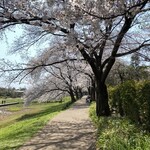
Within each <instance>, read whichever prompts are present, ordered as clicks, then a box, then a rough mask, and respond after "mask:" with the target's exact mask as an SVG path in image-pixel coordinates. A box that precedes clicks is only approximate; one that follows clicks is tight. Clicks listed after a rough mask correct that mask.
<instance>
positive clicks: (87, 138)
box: [19, 98, 96, 150]
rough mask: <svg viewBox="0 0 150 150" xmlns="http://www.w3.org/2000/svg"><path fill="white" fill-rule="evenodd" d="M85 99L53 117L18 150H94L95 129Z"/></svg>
mask: <svg viewBox="0 0 150 150" xmlns="http://www.w3.org/2000/svg"><path fill="white" fill-rule="evenodd" d="M88 111H89V106H88V105H87V104H86V103H85V98H82V100H79V101H77V102H76V103H75V104H73V106H72V107H71V108H69V109H68V110H65V111H63V112H62V113H60V114H58V115H57V116H55V117H54V118H53V119H52V120H51V121H50V122H49V123H48V124H47V125H46V126H45V127H44V128H43V130H41V131H40V132H38V133H37V134H36V135H35V137H33V138H32V139H31V140H30V141H28V142H27V143H25V144H24V145H23V146H22V147H21V148H20V149H19V150H95V149H96V148H95V137H96V136H95V128H94V126H93V125H92V123H91V121H90V118H89V113H88Z"/></svg>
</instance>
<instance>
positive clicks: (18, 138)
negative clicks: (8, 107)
mask: <svg viewBox="0 0 150 150" xmlns="http://www.w3.org/2000/svg"><path fill="white" fill-rule="evenodd" d="M68 103H70V102H69V101H68V100H67V101H65V102H62V103H58V102H57V103H49V104H41V105H38V106H36V107H37V108H39V107H40V111H38V112H36V113H35V112H34V111H33V112H32V113H27V114H23V115H21V116H19V117H18V118H15V121H13V124H9V125H8V126H6V127H2V128H1V129H0V150H16V149H18V147H20V146H21V145H22V144H23V143H24V142H25V141H26V140H28V139H30V138H31V137H32V136H33V135H34V134H35V133H36V132H37V131H38V130H40V129H41V128H42V127H43V126H44V125H45V124H46V123H47V122H48V121H49V120H50V119H52V118H53V117H54V116H55V115H56V114H58V113H59V112H60V111H62V110H63V109H64V108H66V105H68ZM41 107H43V109H42V110H41Z"/></svg>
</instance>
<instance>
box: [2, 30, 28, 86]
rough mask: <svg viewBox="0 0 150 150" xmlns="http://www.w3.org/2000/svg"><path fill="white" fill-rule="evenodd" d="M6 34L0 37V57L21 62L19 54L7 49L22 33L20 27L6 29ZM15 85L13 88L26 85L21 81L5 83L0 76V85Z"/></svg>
mask: <svg viewBox="0 0 150 150" xmlns="http://www.w3.org/2000/svg"><path fill="white" fill-rule="evenodd" d="M5 34H6V36H4V38H3V39H0V59H5V60H9V61H11V62H14V63H15V62H17V63H21V62H22V58H21V56H20V55H19V54H10V53H9V50H10V49H11V45H12V43H13V42H14V40H15V39H16V37H19V36H20V35H21V34H22V29H21V28H18V27H16V28H15V29H14V30H11V31H6V32H5ZM9 86H10V87H15V88H22V87H26V86H27V85H26V84H24V83H23V82H22V83H21V84H19V83H12V84H11V85H9V84H8V83H6V81H5V80H4V78H0V87H6V88H7V87H9Z"/></svg>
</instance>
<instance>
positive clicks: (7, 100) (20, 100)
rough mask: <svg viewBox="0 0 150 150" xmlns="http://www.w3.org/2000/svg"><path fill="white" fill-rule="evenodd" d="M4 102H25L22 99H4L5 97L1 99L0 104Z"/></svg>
mask: <svg viewBox="0 0 150 150" xmlns="http://www.w3.org/2000/svg"><path fill="white" fill-rule="evenodd" d="M3 100H5V101H6V103H14V102H20V103H22V102H23V99H21V98H3V97H1V98H0V104H2V101H3Z"/></svg>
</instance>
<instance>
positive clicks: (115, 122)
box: [90, 104, 150, 150]
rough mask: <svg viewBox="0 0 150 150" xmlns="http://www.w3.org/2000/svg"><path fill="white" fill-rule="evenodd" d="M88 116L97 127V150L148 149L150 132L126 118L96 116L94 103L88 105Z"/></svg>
mask: <svg viewBox="0 0 150 150" xmlns="http://www.w3.org/2000/svg"><path fill="white" fill-rule="evenodd" d="M90 117H91V118H92V121H93V122H94V123H95V125H96V127H97V136H98V137H97V147H98V149H99V150H150V134H149V133H145V132H144V131H142V130H140V129H139V128H138V127H136V126H135V125H134V124H133V123H131V122H130V121H129V120H128V119H126V118H119V117H100V118H98V117H97V116H96V113H95V104H92V105H91V107H90Z"/></svg>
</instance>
